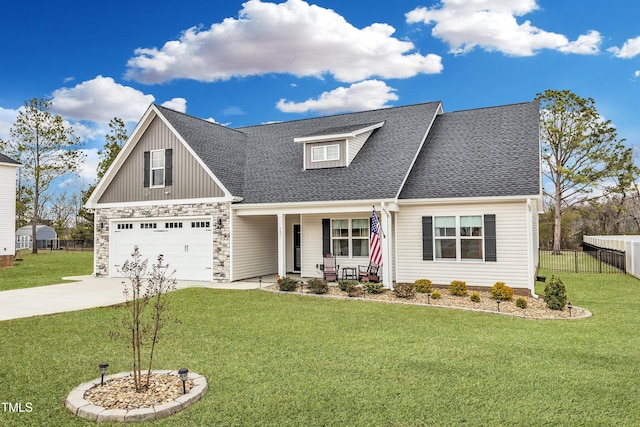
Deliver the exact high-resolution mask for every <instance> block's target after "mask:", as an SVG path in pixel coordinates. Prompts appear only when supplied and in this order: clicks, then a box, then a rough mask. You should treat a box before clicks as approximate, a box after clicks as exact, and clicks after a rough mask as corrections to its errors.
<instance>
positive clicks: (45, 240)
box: [16, 224, 58, 249]
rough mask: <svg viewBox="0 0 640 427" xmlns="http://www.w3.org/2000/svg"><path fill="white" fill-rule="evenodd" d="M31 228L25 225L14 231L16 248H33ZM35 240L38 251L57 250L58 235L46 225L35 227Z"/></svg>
mask: <svg viewBox="0 0 640 427" xmlns="http://www.w3.org/2000/svg"><path fill="white" fill-rule="evenodd" d="M32 239H33V228H32V226H31V225H25V226H24V227H20V228H18V230H17V231H16V248H17V249H32V248H33V240H32ZM36 240H37V242H38V249H58V234H57V233H56V230H54V229H53V228H52V227H49V226H48V225H42V224H38V225H36Z"/></svg>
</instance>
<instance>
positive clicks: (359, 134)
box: [293, 122, 384, 170]
mask: <svg viewBox="0 0 640 427" xmlns="http://www.w3.org/2000/svg"><path fill="white" fill-rule="evenodd" d="M382 125H384V122H379V123H365V124H357V125H349V126H340V127H336V128H329V129H325V130H323V131H320V132H315V133H313V134H310V135H306V136H302V137H298V138H294V140H293V141H294V142H298V143H303V144H304V169H305V170H306V169H324V168H338V167H347V166H349V165H350V164H351V162H352V161H353V159H354V158H355V157H356V155H357V154H358V152H359V151H360V149H361V148H362V147H363V146H364V144H365V142H367V139H368V138H369V136H371V134H372V133H373V132H374V131H375V130H376V129H378V128H380V127H382Z"/></svg>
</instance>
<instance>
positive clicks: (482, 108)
mask: <svg viewBox="0 0 640 427" xmlns="http://www.w3.org/2000/svg"><path fill="white" fill-rule="evenodd" d="M536 102H537V101H522V102H513V103H511V104H503V105H491V106H488V107H477V108H466V109H464V110H455V111H449V112H445V113H443V114H453V113H464V112H466V111H480V110H492V109H496V108H505V107H515V106H517V105H529V104H535V103H536Z"/></svg>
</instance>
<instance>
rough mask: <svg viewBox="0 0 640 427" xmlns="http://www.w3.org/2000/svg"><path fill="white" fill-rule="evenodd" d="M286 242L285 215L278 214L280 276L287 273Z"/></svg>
mask: <svg viewBox="0 0 640 427" xmlns="http://www.w3.org/2000/svg"><path fill="white" fill-rule="evenodd" d="M286 243H287V236H286V231H285V215H284V214H278V275H279V276H280V277H285V276H286V273H287V256H286V254H287V251H286V247H287V245H286Z"/></svg>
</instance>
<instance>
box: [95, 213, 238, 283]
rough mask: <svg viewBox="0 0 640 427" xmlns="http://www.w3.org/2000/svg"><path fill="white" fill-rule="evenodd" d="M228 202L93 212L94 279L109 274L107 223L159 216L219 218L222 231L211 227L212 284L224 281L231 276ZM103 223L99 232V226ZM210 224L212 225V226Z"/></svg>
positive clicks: (214, 219) (216, 219)
mask: <svg viewBox="0 0 640 427" xmlns="http://www.w3.org/2000/svg"><path fill="white" fill-rule="evenodd" d="M230 214H231V202H222V203H190V204H183V205H168V206H131V207H119V208H100V209H96V212H95V224H96V229H95V243H94V244H95V273H96V275H97V276H108V275H109V220H112V219H127V218H135V219H143V218H149V219H153V218H159V217H187V216H188V217H191V216H205V215H206V216H212V217H213V222H216V221H218V218H222V228H221V229H217V228H216V227H215V226H213V227H212V228H213V259H212V260H211V266H212V270H213V282H226V281H228V280H229V277H231V244H230V241H231V238H230V223H229V218H230ZM101 223H102V224H103V227H102V230H100V224H101ZM212 225H213V224H212Z"/></svg>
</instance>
